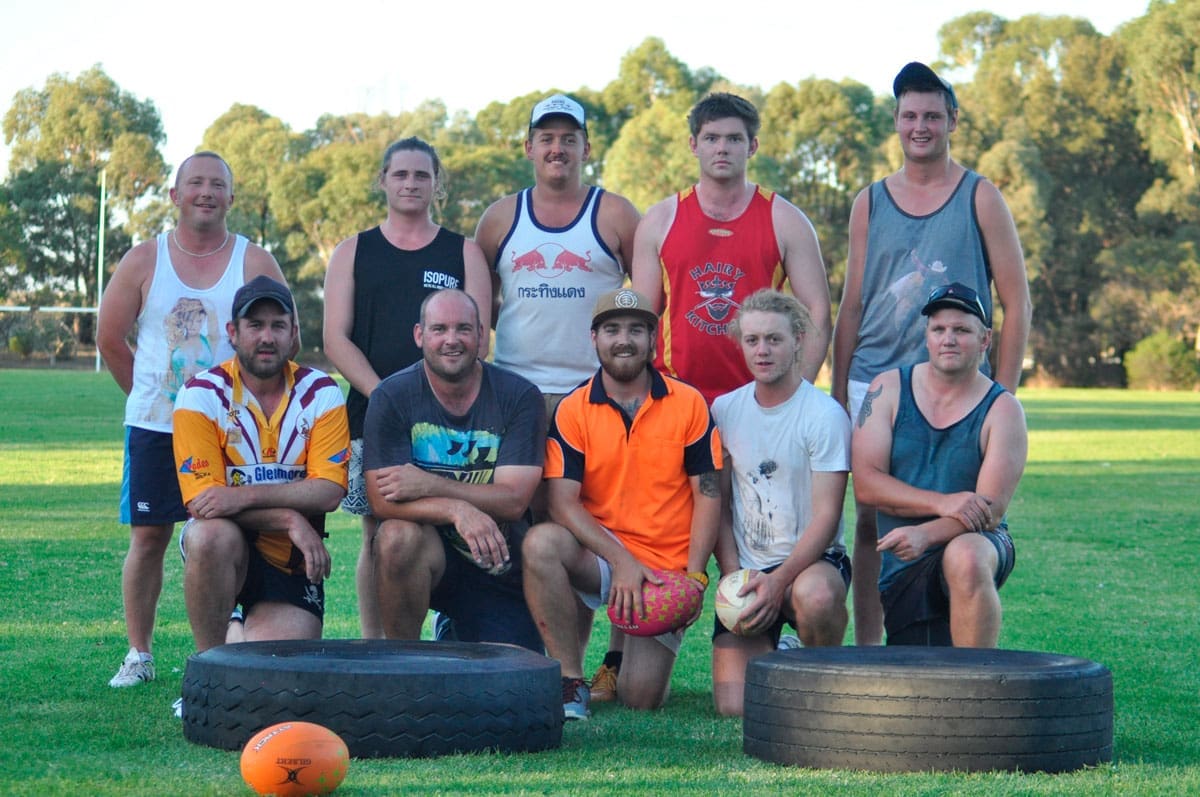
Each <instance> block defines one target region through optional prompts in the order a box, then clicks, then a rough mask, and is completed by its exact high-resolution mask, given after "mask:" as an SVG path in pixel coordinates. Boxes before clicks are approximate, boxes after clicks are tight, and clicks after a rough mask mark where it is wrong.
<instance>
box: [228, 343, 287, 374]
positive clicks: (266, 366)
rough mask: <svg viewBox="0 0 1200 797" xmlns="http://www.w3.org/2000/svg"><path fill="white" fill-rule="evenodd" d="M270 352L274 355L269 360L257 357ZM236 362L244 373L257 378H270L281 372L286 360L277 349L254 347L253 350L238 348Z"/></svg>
mask: <svg viewBox="0 0 1200 797" xmlns="http://www.w3.org/2000/svg"><path fill="white" fill-rule="evenodd" d="M264 353H271V354H273V355H274V357H273V358H271V359H269V360H261V359H259V356H258V355H259V354H264ZM237 357H238V364H239V365H240V366H241V368H242V370H243V371H245V372H246V373H248V374H250V375H251V376H254V377H255V378H257V379H271V378H272V377H275V376H278V375H279V374H280V373H282V372H283V365H284V363H285V362H287V360H286V359H285V358H284V356H283V355H282V354H280V352H279V349H275V350H273V351H272V350H270V349H255V350H253V351H242V350H240V349H239V350H238V353H237Z"/></svg>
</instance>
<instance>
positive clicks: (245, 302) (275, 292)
mask: <svg viewBox="0 0 1200 797" xmlns="http://www.w3.org/2000/svg"><path fill="white" fill-rule="evenodd" d="M259 299H270V300H271V301H273V302H276V303H277V304H278V305H279V306H280V307H282V308H283V310H284V312H285V313H291V314H292V315H295V314H296V300H295V299H293V298H292V292H291V291H289V290H288V287H287V286H286V285H284V284H283V283H282V282H277V281H276V280H273V279H271V278H270V277H268V276H266V275H260V276H257V277H255V278H254V279H252V280H250V281H249V282H247V283H246V284H245V285H243V286H242V287H240V288H238V289H237V293H235V294H234V295H233V317H234V318H245V317H246V313H247V312H248V311H249V310H250V306H251V305H252V304H254V303H255V302H257V301H258V300H259Z"/></svg>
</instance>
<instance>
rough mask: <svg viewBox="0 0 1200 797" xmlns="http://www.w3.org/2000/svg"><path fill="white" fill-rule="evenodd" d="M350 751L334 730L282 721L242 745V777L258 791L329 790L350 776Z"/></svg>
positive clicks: (291, 795)
mask: <svg viewBox="0 0 1200 797" xmlns="http://www.w3.org/2000/svg"><path fill="white" fill-rule="evenodd" d="M349 766H350V752H349V751H348V750H347V749H346V743H345V742H343V741H342V738H341V737H340V736H338V735H337V734H336V733H334V732H333V731H331V730H329V729H328V728H326V727H324V726H323V725H317V724H315V723H312V722H280V723H278V724H275V725H272V726H270V727H269V728H263V729H262V730H261V731H259V732H258V733H256V734H255V735H254V736H253V737H252V738H251V739H250V741H248V742H246V746H245V747H244V748H243V749H242V779H243V780H245V781H246V783H247V785H249V786H250V788H252V789H254V791H255V792H257V793H258V794H274V795H277V797H308V795H312V794H329V793H330V792H332V791H333V790H334V789H336V788H337V787H338V786H340V785H341V783H342V780H343V779H344V778H345V777H346V770H347V768H349Z"/></svg>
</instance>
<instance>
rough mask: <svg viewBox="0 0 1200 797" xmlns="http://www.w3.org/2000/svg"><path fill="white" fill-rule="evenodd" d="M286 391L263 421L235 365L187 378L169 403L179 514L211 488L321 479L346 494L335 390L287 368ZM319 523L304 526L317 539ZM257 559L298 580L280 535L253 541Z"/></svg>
mask: <svg viewBox="0 0 1200 797" xmlns="http://www.w3.org/2000/svg"><path fill="white" fill-rule="evenodd" d="M284 377H285V378H286V380H287V389H286V390H285V391H284V395H283V399H282V400H280V402H279V406H278V407H276V408H275V412H274V413H273V414H272V415H271V417H270V418H268V417H266V415H265V414H264V413H263V410H262V407H261V406H259V403H258V401H257V399H255V398H254V395H253V394H252V393H251V392H250V391H249V390H246V389H245V386H244V385H243V384H242V379H241V371H240V370H239V368H238V362H237V358H236V357H235V358H233V359H230V360H226V361H225V362H223V363H221V364H220V365H218V366H217V367H215V368H210V369H208V370H207V371H202V372H201V373H199V374H197V375H196V376H194V377H192V379H190V380H189V381H188V383H187V385H186V386H185V387H184V389H183V390H182V391H181V392H180V393H179V396H178V398H177V399H176V401H175V414H174V418H173V422H174V429H173V434H172V442H173V445H174V448H175V467H176V475H177V476H178V477H179V490H180V492H181V493H182V494H183V503H184V505H185V506H186V505H187V504H188V503H190V502H191V501H192V499H194V498H195V497H196V496H198V495H200V493H202V492H204V491H205V490H207V489H208V488H210V487H214V486H229V487H242V486H246V485H254V484H287V483H289V482H293V481H298V480H300V479H326V480H328V481H331V482H333V483H334V484H337V485H339V486H341V487H342V489H345V488H346V481H347V469H348V465H349V462H350V427H349V424H348V422H347V420H346V402H345V399H344V398H343V397H342V390H341V388H340V387H339V386H338V383H337V382H335V381H334V380H333V379H332V378H331V377H330V376H329V375H327V374H325V373H323V372H321V371H318V370H316V369H313V368H307V367H305V366H300V365H297V364H296V363H294V362H289V363H288V364H287V368H286V369H285V370H284ZM324 520H325V518H324V516H323V515H322V516H320V517H318V518H310V522H312V523H313V526H314V528H316V529H317V531H319V532H323V530H324V527H325V523H324ZM254 544H255V546H256V547H257V548H258V550H259V551H260V552H261V553H262V555H263V558H264V559H266V560H267V561H268V562H269V563H271V564H272V565H274V566H275V567H277V568H279V569H280V570H283V571H285V572H295V571H296V570H297V568H298V569H299V570H300V571H301V572H302V571H303V567H304V560H303V557H302V556H301V555H300V552H299V550H298V549H296V548H295V546H293V545H292V543H291V540H289V539H288V537H287V535H286V534H259V535H257V537H256V538H255V540H254Z"/></svg>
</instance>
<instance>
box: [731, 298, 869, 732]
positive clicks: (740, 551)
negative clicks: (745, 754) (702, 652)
mask: <svg viewBox="0 0 1200 797" xmlns="http://www.w3.org/2000/svg"><path fill="white" fill-rule="evenodd" d="M811 329H812V321H811V319H810V318H809V314H808V311H807V310H806V309H805V308H804V305H802V304H801V303H800V302H799V301H797V300H796V298H795V297H793V296H788V295H785V294H782V293H780V292H778V291H775V290H770V289H764V290H760V291H758V292H756V293H754V294H752V295H751V296H750V297H749V298H748V299H747V300H746V301H745V302H744V303H743V304H742V306H741V309H740V310H739V311H738V314H737V316H736V318H735V319H734V321H733V323H732V325H731V330H730V331H731V333H732V334H733V337H734V339H735V340H736V341H737V343H738V345H739V346H740V347H741V350H742V354H743V356H744V357H745V358H746V366H747V367H748V368H749V369H750V373H751V374H752V375H753V376H754V381H753V382H750V383H749V384H747V385H744V386H742V387H740V388H738V389H737V390H734V391H733V392H731V393H727V394H725V395H723V396H720V397H718V398H717V399H716V401H714V402H713V406H712V412H713V417H714V419H715V420H716V423H717V428H718V429H719V431H720V433H721V441H722V443H723V444H724V447H725V456H726V457H727V458H728V460H727V461H728V463H729V464H728V465H727V466H726V467H725V468H724V469H723V470H722V471H721V476H722V513H721V526H720V532H719V535H718V538H717V547H716V556H717V564H718V565H719V566H720V568H721V574H722V575H725V574H728V573H731V572H733V571H735V570H738V569H740V568H748V569H750V570H753V571H755V572H754V574H753V575H752V576H751V578H750V581H749V582H748V583H747V584H746V586H745V587H744V588H743V589H742V594H748V593H749V592H751V591H753V592H755V597H754V599H753V600H752V601H751V602H750V603H749V604H748V605H747V606H746V608H745V609H743V610H742V613H741V616H740V619H739V622H740V624H741V625H742V627H743V628H744V629H746V630H745V632H744V634H743V635H738V634H734V633H732V632H731V631H730V630H729V629H727V628H725V626H724V625H722V623H721V621H720V619H718V620H717V621H716V624H715V628H714V630H713V662H712V665H713V702H714V704H715V706H716V709H717V713H719V714H726V715H740V714H741V713H742V698H743V693H744V691H745V682H746V664H747V663H748V662H749V661H750V659H752V658H754V657H755V656H759V655H762V654H764V653H768V652H770V651H771V650H774V648H775V645H776V644H777V643H778V641H779V635H780V632H781V631H782V629H783V624H784V622H787V623H789V624H791V626H792V627H793V628H795V629H796V632H797V634H798V635H799V637H800V640H801V641H802V642H803V644H804V645H806V646H809V647H812V646H818V645H840V644H842V637H843V636H844V634H845V632H846V624H847V621H848V619H849V618H848V615H847V612H846V590H847V588H848V587H849V586H850V560H849V558H848V557H847V556H846V549H845V547H844V546H843V545H842V539H841V538H842V502H843V499H844V498H845V495H846V476H847V473H848V472H849V470H850V421H849V419H848V418H847V417H846V412H845V410H843V409H842V408H841V407H839V406H838V404H837V403H836V402H835V401H834V400H833V399H831V398H830V397H829V396H828V395H826V394H825V393H824V392H822V391H821V390H819V389H817V388H816V387H814V386H813V385H812V383H811V382H807V381H805V380H804V378H803V377H802V376H801V375H800V355H801V353H802V352H803V351H804V337H805V335H806V334H809V333H810V331H811Z"/></svg>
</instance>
